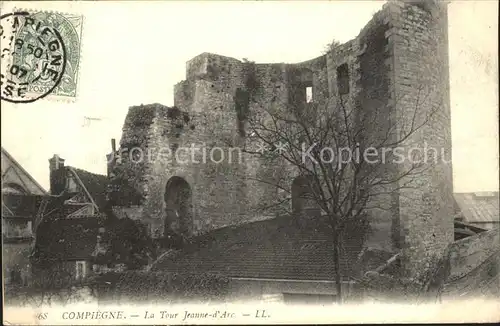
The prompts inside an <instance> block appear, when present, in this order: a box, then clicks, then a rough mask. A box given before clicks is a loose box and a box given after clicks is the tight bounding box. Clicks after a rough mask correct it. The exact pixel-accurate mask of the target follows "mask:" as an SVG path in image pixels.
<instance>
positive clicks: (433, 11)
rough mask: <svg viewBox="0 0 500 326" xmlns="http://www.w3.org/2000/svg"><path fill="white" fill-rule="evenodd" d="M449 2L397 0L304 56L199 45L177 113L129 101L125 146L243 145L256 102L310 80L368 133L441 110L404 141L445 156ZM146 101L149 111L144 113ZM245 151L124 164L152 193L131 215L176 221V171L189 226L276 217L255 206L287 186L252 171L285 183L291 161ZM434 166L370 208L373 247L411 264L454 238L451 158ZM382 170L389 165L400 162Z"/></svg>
mask: <svg viewBox="0 0 500 326" xmlns="http://www.w3.org/2000/svg"><path fill="white" fill-rule="evenodd" d="M444 6H445V5H443V6H441V4H439V3H435V2H434V1H431V0H421V1H408V2H406V1H400V0H399V1H396V0H390V1H389V2H388V3H387V4H386V5H384V7H383V9H382V10H381V11H380V12H378V13H377V14H375V16H374V17H373V19H372V20H371V21H370V22H369V23H368V24H367V25H366V26H365V28H364V29H363V30H362V31H361V32H360V34H359V36H358V37H357V38H355V39H353V40H352V41H349V42H347V43H345V44H342V45H339V46H335V47H332V48H331V49H330V51H328V53H327V54H326V55H323V56H320V57H318V58H315V59H312V60H310V61H307V62H303V63H298V64H254V63H249V62H242V61H239V60H236V59H233V58H228V57H223V56H219V55H215V54H210V53H203V54H201V55H199V56H197V57H195V58H193V59H192V60H190V61H189V62H188V63H187V66H186V80H185V81H181V82H180V83H178V84H177V85H176V86H175V89H174V94H175V107H176V108H177V109H178V110H180V112H181V113H180V115H179V116H178V117H177V118H173V117H172V116H171V110H172V109H171V108H167V107H164V106H161V105H158V104H154V105H150V106H141V107H134V108H131V109H130V111H129V115H128V116H127V118H126V121H125V124H124V129H123V137H122V141H121V146H126V145H128V144H134V143H138V144H141V146H143V147H144V149H145V150H151V151H152V152H153V153H154V152H157V151H158V150H159V149H160V148H162V147H165V146H181V147H182V146H186V147H190V146H191V144H195V145H196V144H199V145H200V146H204V147H205V148H206V149H207V150H208V151H210V149H211V148H212V147H213V146H220V147H226V148H228V147H238V146H242V145H243V144H245V142H247V141H248V137H250V135H246V134H245V133H244V125H245V117H246V116H247V115H248V114H249V112H252V113H255V112H259V110H262V108H263V107H267V108H269V107H272V108H275V109H277V110H286V109H287V108H289V107H290V106H293V105H295V104H297V103H298V102H297V101H298V100H297V96H298V95H297V94H298V93H297V87H299V88H304V86H306V85H307V86H312V87H313V99H314V102H316V103H322V102H324V101H326V100H327V99H328V106H329V107H330V108H331V109H332V110H335V109H336V108H337V106H338V103H339V101H340V100H342V101H343V102H344V103H346V105H347V107H348V109H349V110H354V113H355V114H354V116H355V119H358V121H363V119H365V121H366V119H372V120H370V121H373V123H370V124H368V126H367V130H366V132H365V134H364V137H372V138H376V137H379V136H381V135H383V133H382V131H381V129H383V128H381V129H378V128H379V127H384V126H387V125H393V124H395V123H396V122H398V121H404V120H405V119H408V118H409V117H412V116H413V114H412V113H413V111H412V110H414V108H415V106H416V105H417V104H418V105H420V106H421V107H422V110H420V111H421V112H423V113H424V114H425V113H426V112H427V113H428V112H429V111H430V110H433V109H436V113H435V114H434V115H433V116H432V118H431V119H430V122H429V125H427V126H425V127H423V128H422V129H421V130H420V131H419V132H418V133H417V134H415V135H414V137H411V138H410V139H408V140H407V141H406V142H405V143H404V146H405V147H406V148H407V149H409V148H410V147H411V146H414V145H417V146H422V145H423V144H424V142H427V144H428V145H429V146H431V147H434V148H437V149H439V150H440V149H441V148H443V149H444V154H445V155H446V156H447V158H450V157H451V127H450V108H449V89H448V88H449V87H448V70H447V69H448V59H447V57H448V53H447V31H446V26H447V17H446V10H445V8H444ZM344 63H347V66H348V75H349V93H348V94H347V95H343V96H340V94H339V89H338V85H337V68H338V67H339V65H341V64H344ZM424 98H425V101H424ZM299 100H300V99H299ZM308 108H309V107H308V106H307V105H306V106H304V107H303V108H302V109H303V110H308ZM140 110H142V112H144V113H145V117H146V118H145V119H144V121H143V122H140V123H137V121H135V120H137V119H138V118H137V115H138V113H137V112H139V111H140ZM150 112H153V113H150ZM151 114H152V115H153V117H152V118H151ZM185 116H187V117H188V118H184V117H185ZM419 117H423V115H421V116H419ZM137 124H138V126H137ZM225 154H227V151H226V152H225ZM242 155H243V163H242V164H234V162H233V163H231V164H229V163H227V162H226V163H222V164H213V163H210V162H208V163H207V164H203V165H202V164H199V163H193V162H175V161H166V160H155V161H154V162H153V161H152V162H149V163H147V164H143V165H137V166H133V167H132V166H131V165H127V164H128V163H124V166H128V167H129V173H128V174H127V175H128V176H127V178H128V179H129V180H130V182H131V183H132V184H133V186H134V187H135V188H136V189H138V190H139V191H140V192H141V194H143V195H144V197H145V201H144V203H143V205H142V206H141V207H142V208H141V209H142V211H141V210H140V209H139V208H137V209H136V210H135V211H136V213H137V214H132V215H137V218H140V219H142V220H144V221H145V222H146V223H148V224H150V225H151V226H152V230H153V233H154V232H156V236H161V233H162V230H163V228H164V226H163V224H164V223H167V224H168V223H169V222H168V221H165V208H166V207H165V200H164V194H165V188H166V185H167V182H168V180H169V179H170V178H171V177H172V176H179V177H182V178H184V179H185V180H186V181H187V182H188V184H189V185H190V187H191V192H192V199H191V210H192V212H193V223H192V226H191V230H190V232H191V233H192V234H197V233H201V232H205V231H208V230H210V229H214V228H219V227H222V226H226V225H231V224H240V223H244V222H249V221H252V220H256V219H263V218H270V217H273V216H272V215H273V214H278V213H279V212H281V211H282V209H286V208H289V207H277V208H276V210H275V211H274V212H271V213H267V215H266V214H263V213H259V212H258V210H256V208H257V207H259V206H265V205H266V204H267V203H270V202H272V201H273V200H274V199H276V197H277V196H278V197H280V196H283V195H284V194H282V193H279V192H277V190H276V189H275V188H274V187H272V186H266V185H264V184H262V183H257V182H256V181H255V180H254V179H256V178H257V179H259V178H261V179H268V180H276V181H278V180H279V182H280V184H281V185H283V187H284V188H287V189H290V185H291V181H292V180H293V178H294V177H295V176H296V173H295V171H294V170H293V169H290V168H289V167H287V166H285V165H281V164H275V165H274V164H273V165H272V166H270V165H269V164H265V163H263V162H260V161H259V160H257V159H255V158H248V157H246V156H245V154H242ZM197 159H200V157H198V158H197ZM428 167H429V168H428V170H427V171H426V172H425V174H422V175H419V176H418V177H417V182H418V184H417V186H416V187H414V188H412V189H408V190H401V191H399V192H395V193H394V194H393V195H387V196H386V197H382V198H380V199H378V200H379V201H380V203H383V204H387V205H388V206H389V207H390V209H388V210H383V211H381V210H374V211H373V212H372V213H371V216H370V218H371V226H372V228H371V229H372V230H371V234H370V236H369V238H368V244H367V245H369V246H372V247H378V248H379V249H384V250H388V251H391V250H392V251H394V250H398V249H404V251H405V253H406V255H405V259H406V261H405V266H406V267H407V270H408V271H411V270H414V268H413V267H415V266H419V265H421V264H426V263H429V262H430V261H431V260H432V259H434V258H433V257H434V256H436V255H439V253H440V252H442V251H443V250H444V248H446V246H447V245H448V244H449V243H451V241H452V238H453V224H452V222H453V221H452V219H453V214H452V203H453V199H452V190H453V189H452V178H451V177H452V170H451V165H450V164H442V163H438V164H433V163H430V164H429V166H428ZM385 168H386V172H387V173H392V172H394V171H399V170H398V169H400V168H402V167H401V166H393V165H387V166H386V167H385ZM125 170H126V169H125ZM403 182H405V180H402V182H401V184H402V183H403ZM284 205H285V206H286V205H287V204H284ZM128 209H129V211H130V210H131V209H132V208H128ZM155 230H156V231H155ZM410 274H411V272H410Z"/></svg>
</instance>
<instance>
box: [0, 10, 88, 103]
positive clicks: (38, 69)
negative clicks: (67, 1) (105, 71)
mask: <svg viewBox="0 0 500 326" xmlns="http://www.w3.org/2000/svg"><path fill="white" fill-rule="evenodd" d="M0 22H1V29H0V33H1V35H0V38H1V42H2V43H1V45H2V46H1V47H2V53H1V60H2V68H1V98H2V100H5V101H8V102H12V103H30V102H34V101H37V100H39V99H42V98H47V99H63V100H72V99H74V98H76V96H77V85H78V72H79V65H80V59H81V56H80V50H81V33H82V23H83V16H81V15H80V16H79V15H73V14H65V13H58V12H46V11H29V10H16V11H14V12H12V13H7V14H4V15H2V16H1V17H0Z"/></svg>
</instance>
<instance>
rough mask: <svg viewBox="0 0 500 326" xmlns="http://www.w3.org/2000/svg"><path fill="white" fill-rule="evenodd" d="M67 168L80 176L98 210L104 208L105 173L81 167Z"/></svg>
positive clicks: (106, 184) (106, 185)
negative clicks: (92, 171) (89, 170)
mask: <svg viewBox="0 0 500 326" xmlns="http://www.w3.org/2000/svg"><path fill="white" fill-rule="evenodd" d="M68 168H70V169H72V170H73V171H74V172H75V173H76V174H77V175H78V178H80V180H81V181H82V183H83V186H84V187H85V188H86V189H87V191H88V192H89V194H90V196H92V199H93V200H94V202H95V204H96V205H97V207H98V208H99V210H101V211H102V210H104V209H105V207H106V193H107V187H108V178H107V177H106V176H105V175H101V174H95V173H91V172H88V171H85V170H82V169H77V168H74V167H68Z"/></svg>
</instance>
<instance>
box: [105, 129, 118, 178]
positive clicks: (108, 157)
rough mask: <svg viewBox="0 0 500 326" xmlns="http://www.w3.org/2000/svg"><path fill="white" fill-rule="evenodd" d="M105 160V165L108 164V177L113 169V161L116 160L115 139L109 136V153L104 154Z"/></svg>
mask: <svg viewBox="0 0 500 326" xmlns="http://www.w3.org/2000/svg"><path fill="white" fill-rule="evenodd" d="M106 162H108V163H107V165H108V169H107V171H108V172H107V174H108V177H109V176H110V174H111V171H112V170H113V167H114V166H115V162H116V140H115V139H114V138H111V153H110V154H106Z"/></svg>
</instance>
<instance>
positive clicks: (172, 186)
mask: <svg viewBox="0 0 500 326" xmlns="http://www.w3.org/2000/svg"><path fill="white" fill-rule="evenodd" d="M165 204H166V220H165V234H169V233H172V232H173V233H176V234H182V235H188V234H189V232H190V231H191V229H192V223H193V220H192V214H191V212H192V202H191V187H190V186H189V183H187V181H186V180H184V179H183V178H181V177H172V178H170V180H168V182H167V186H166V187H165Z"/></svg>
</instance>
